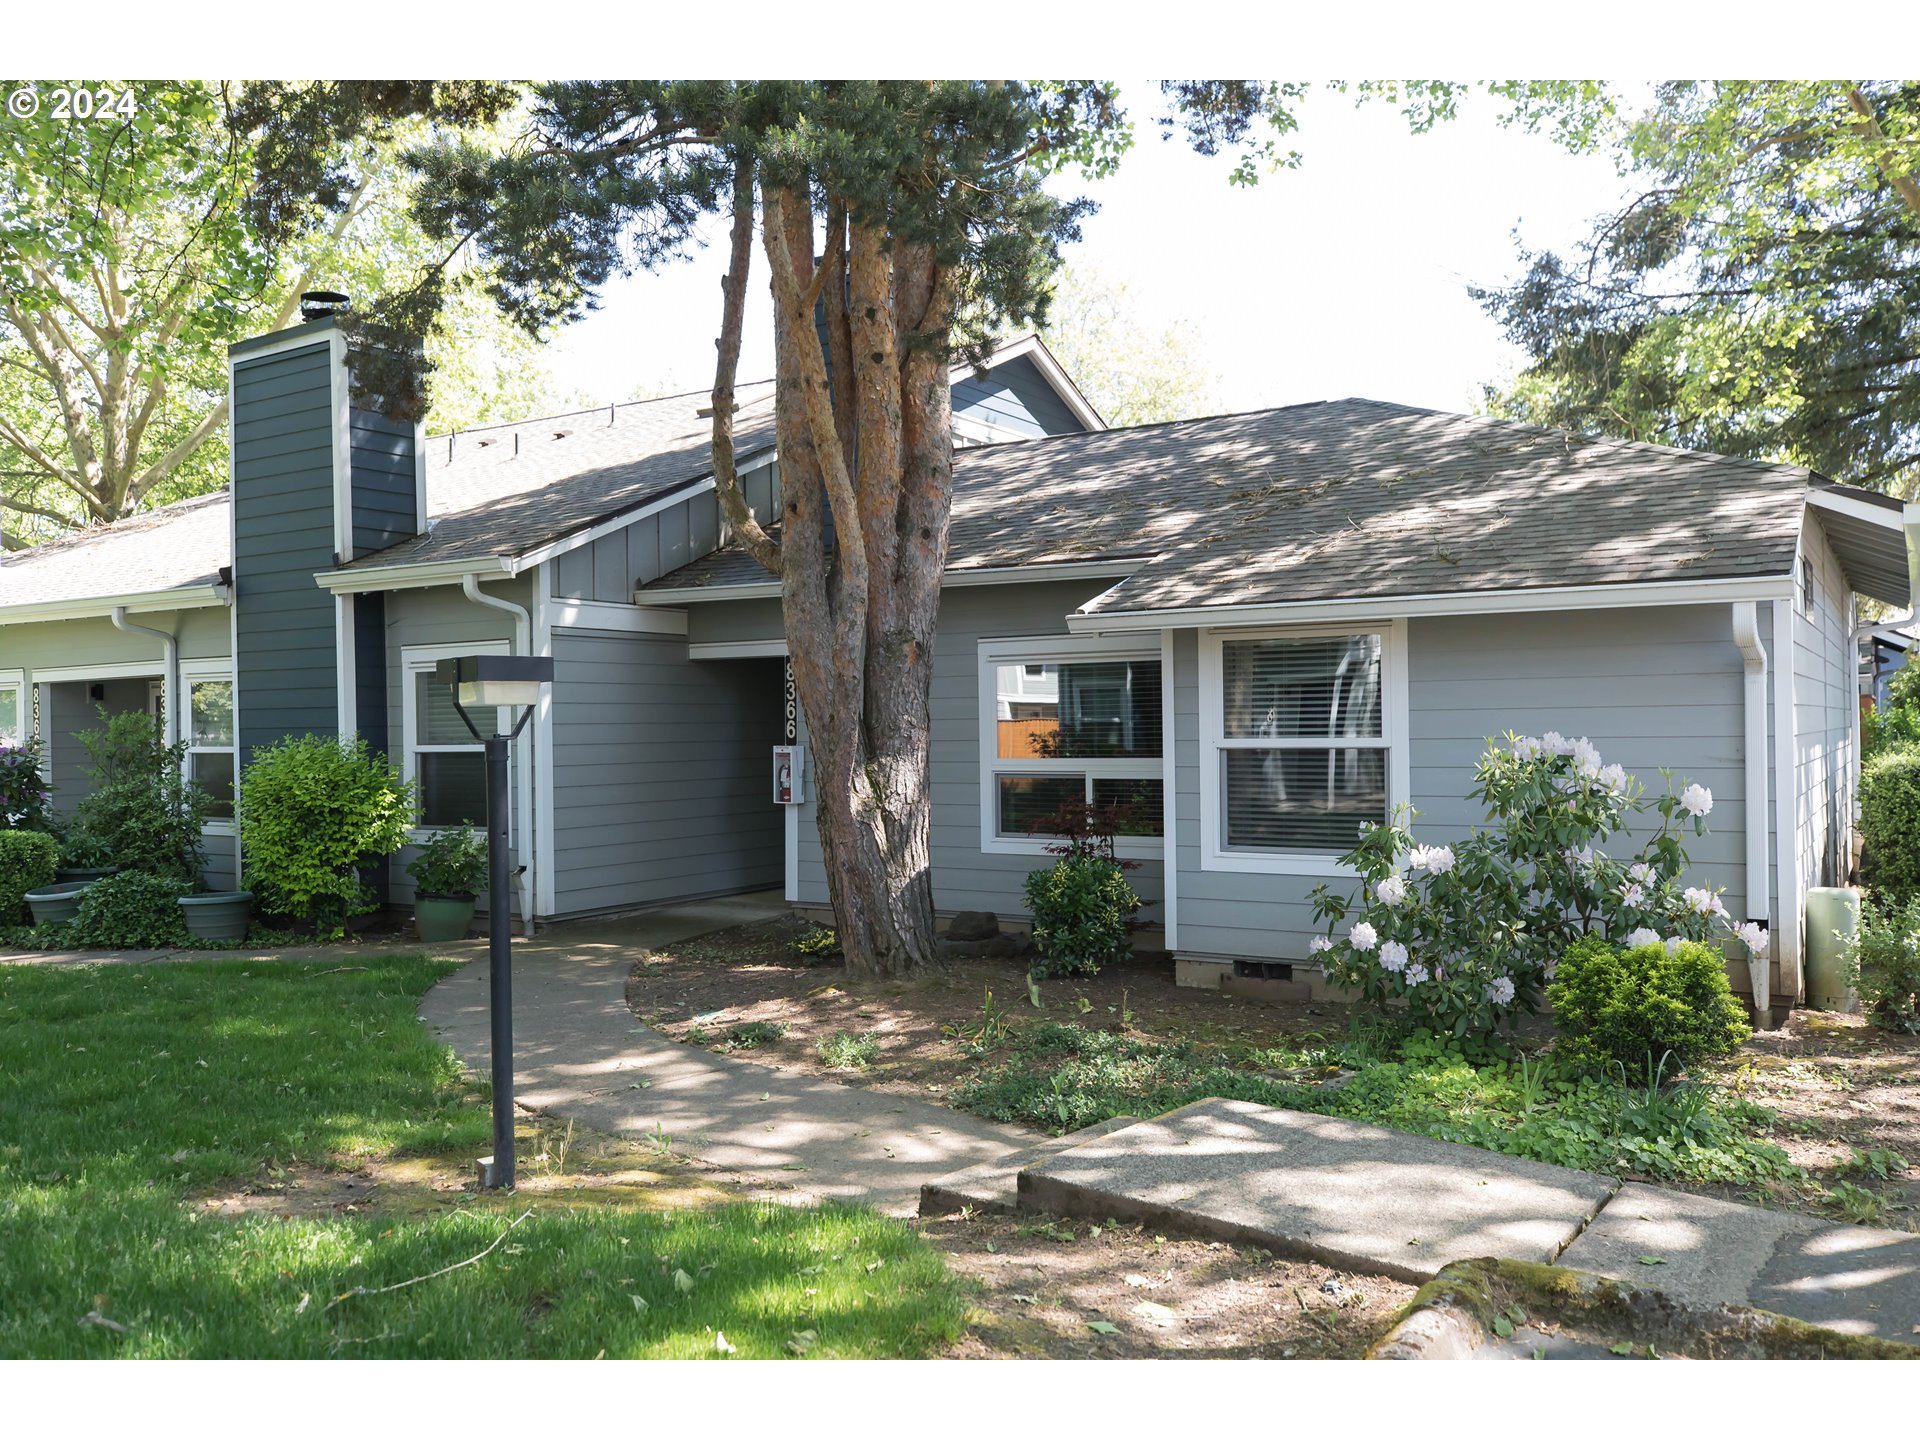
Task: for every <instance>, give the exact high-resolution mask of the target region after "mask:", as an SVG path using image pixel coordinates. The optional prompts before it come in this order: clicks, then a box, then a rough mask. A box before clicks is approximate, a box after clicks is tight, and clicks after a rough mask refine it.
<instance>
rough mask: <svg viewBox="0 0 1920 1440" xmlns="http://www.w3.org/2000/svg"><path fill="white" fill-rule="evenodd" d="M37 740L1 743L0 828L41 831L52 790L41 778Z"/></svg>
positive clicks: (46, 816) (44, 826)
mask: <svg viewBox="0 0 1920 1440" xmlns="http://www.w3.org/2000/svg"><path fill="white" fill-rule="evenodd" d="M40 759H41V756H40V742H39V741H38V740H26V741H23V742H22V743H20V744H18V745H0V830H44V829H46V828H47V821H48V819H49V815H48V809H47V805H48V800H49V798H50V797H51V794H52V792H51V791H50V790H49V789H48V788H47V782H46V781H45V780H43V779H41V778H40Z"/></svg>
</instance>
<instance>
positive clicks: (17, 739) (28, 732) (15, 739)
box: [0, 670, 33, 745]
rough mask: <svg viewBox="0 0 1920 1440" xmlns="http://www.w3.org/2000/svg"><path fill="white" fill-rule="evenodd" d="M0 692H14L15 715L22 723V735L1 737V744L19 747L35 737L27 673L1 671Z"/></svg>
mask: <svg viewBox="0 0 1920 1440" xmlns="http://www.w3.org/2000/svg"><path fill="white" fill-rule="evenodd" d="M0 690H11V691H12V692H13V706H14V709H13V713H14V715H15V717H16V718H17V719H18V720H19V723H20V733H19V734H18V735H14V736H11V737H9V736H5V735H0V744H5V745H18V744H20V743H22V742H23V741H25V740H28V739H30V738H31V737H32V735H33V705H32V701H31V699H30V698H29V696H28V694H27V677H26V672H25V671H22V670H0Z"/></svg>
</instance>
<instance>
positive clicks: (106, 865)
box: [55, 830, 120, 883]
mask: <svg viewBox="0 0 1920 1440" xmlns="http://www.w3.org/2000/svg"><path fill="white" fill-rule="evenodd" d="M119 870H120V867H119V866H118V865H115V864H114V863H113V851H112V850H111V849H110V848H109V847H108V845H107V842H106V841H104V840H102V839H101V838H100V837H99V836H98V835H90V834H88V833H87V832H86V831H84V830H71V831H69V832H67V834H66V835H64V836H62V837H61V840H60V868H59V869H58V870H57V871H56V872H55V878H56V879H58V880H60V881H62V882H63V883H64V882H65V881H69V880H102V879H105V878H106V877H107V876H109V875H114V874H117V873H119Z"/></svg>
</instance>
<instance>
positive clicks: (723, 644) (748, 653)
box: [687, 640, 787, 660]
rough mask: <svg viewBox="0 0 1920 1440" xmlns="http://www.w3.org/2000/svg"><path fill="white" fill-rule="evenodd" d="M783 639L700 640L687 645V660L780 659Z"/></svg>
mask: <svg viewBox="0 0 1920 1440" xmlns="http://www.w3.org/2000/svg"><path fill="white" fill-rule="evenodd" d="M786 653H787V642H786V641H785V640H702V641H700V642H699V643H698V644H696V645H689V646H687V658H688V659H689V660H769V659H771V660H781V659H784V658H786Z"/></svg>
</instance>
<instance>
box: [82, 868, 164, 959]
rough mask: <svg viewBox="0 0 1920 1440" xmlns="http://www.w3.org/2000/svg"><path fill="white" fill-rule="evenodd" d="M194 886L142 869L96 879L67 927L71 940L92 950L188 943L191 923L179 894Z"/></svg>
mask: <svg viewBox="0 0 1920 1440" xmlns="http://www.w3.org/2000/svg"><path fill="white" fill-rule="evenodd" d="M192 890H193V887H192V886H190V885H188V884H187V883H186V882H185V881H184V880H175V879H171V878H168V877H165V876H161V875H147V874H143V873H142V872H140V871H138V870H122V871H121V872H120V873H119V874H118V875H109V876H107V877H106V878H105V879H102V880H96V881H94V882H93V884H91V885H89V886H88V887H87V890H86V893H85V894H84V895H82V896H81V897H80V913H79V914H78V915H76V916H74V917H73V923H72V924H71V925H69V926H68V927H67V934H66V939H67V943H68V944H69V945H72V946H74V947H76V948H79V949H93V950H155V949H159V948H161V947H162V946H167V945H185V944H186V943H187V941H188V936H187V924H186V920H185V918H184V917H183V916H182V915H181V914H180V897H181V896H182V895H188V894H191V893H192Z"/></svg>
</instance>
